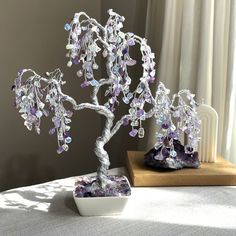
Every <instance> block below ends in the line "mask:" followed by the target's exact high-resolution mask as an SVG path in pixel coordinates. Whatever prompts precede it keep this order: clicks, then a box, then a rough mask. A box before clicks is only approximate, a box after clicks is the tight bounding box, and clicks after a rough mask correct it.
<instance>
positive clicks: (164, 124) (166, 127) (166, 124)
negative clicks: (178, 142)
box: [161, 123, 170, 129]
mask: <svg viewBox="0 0 236 236" xmlns="http://www.w3.org/2000/svg"><path fill="white" fill-rule="evenodd" d="M161 127H162V129H168V128H169V127H170V124H169V123H163V124H162V125H161Z"/></svg>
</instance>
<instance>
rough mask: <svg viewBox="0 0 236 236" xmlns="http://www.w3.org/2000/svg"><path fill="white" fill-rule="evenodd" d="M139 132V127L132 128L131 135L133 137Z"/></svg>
mask: <svg viewBox="0 0 236 236" xmlns="http://www.w3.org/2000/svg"><path fill="white" fill-rule="evenodd" d="M137 133H138V130H137V129H132V130H131V131H130V132H129V135H130V136H131V137H135V136H136V135H137Z"/></svg>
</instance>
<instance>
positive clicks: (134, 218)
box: [0, 168, 236, 236]
mask: <svg viewBox="0 0 236 236" xmlns="http://www.w3.org/2000/svg"><path fill="white" fill-rule="evenodd" d="M110 173H111V174H117V173H119V174H123V173H125V169H123V168H118V169H112V170H110ZM75 178H76V177H71V178H66V179H60V180H55V181H52V182H47V183H43V184H39V185H33V186H27V187H23V188H16V189H12V190H8V191H5V192H2V193H0V235H1V236H5V235H17V236H19V235H24V236H28V235H30V236H32V235H47V236H48V235H49V236H51V235H57V236H59V235H89V236H92V235H109V236H112V235H129V236H131V235H135V236H136V235H142V236H146V235H162V236H164V235H168V236H169V235H175V236H176V235H198V236H204V235H220V236H222V235H236V187H227V186H222V187H156V188H150V187H138V188H132V197H131V199H130V201H129V203H128V205H127V207H126V209H125V211H124V212H123V214H122V215H119V216H102V217H101V216H100V217H99V216H96V217H81V216H80V215H79V214H78V212H77V209H76V206H75V203H74V200H73V198H72V190H73V186H74V180H75Z"/></svg>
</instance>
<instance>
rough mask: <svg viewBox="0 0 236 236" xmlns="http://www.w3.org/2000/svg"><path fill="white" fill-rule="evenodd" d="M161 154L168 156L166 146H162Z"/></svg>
mask: <svg viewBox="0 0 236 236" xmlns="http://www.w3.org/2000/svg"><path fill="white" fill-rule="evenodd" d="M162 155H163V156H164V157H168V156H169V151H168V149H167V148H165V147H164V148H162Z"/></svg>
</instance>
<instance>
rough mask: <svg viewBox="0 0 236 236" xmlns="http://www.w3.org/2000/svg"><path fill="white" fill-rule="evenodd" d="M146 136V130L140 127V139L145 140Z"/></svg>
mask: <svg viewBox="0 0 236 236" xmlns="http://www.w3.org/2000/svg"><path fill="white" fill-rule="evenodd" d="M144 134H145V131H144V128H142V127H140V128H139V130H138V137H139V138H143V137H144Z"/></svg>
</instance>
